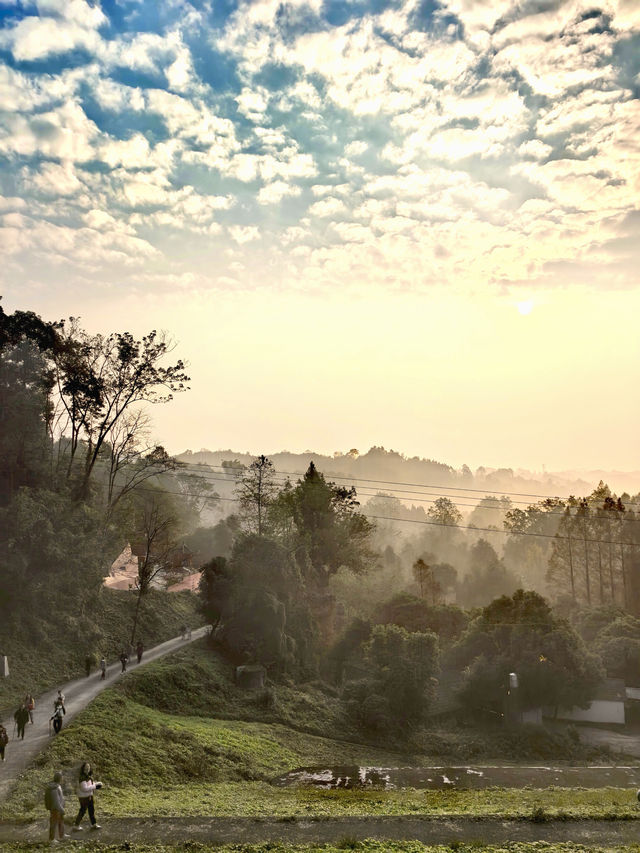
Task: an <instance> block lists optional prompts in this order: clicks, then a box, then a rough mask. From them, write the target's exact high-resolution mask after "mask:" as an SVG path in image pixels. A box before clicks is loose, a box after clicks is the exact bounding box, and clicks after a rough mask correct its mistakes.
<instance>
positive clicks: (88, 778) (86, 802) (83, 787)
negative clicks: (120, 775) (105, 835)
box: [73, 761, 102, 832]
mask: <svg viewBox="0 0 640 853" xmlns="http://www.w3.org/2000/svg"><path fill="white" fill-rule="evenodd" d="M100 788H102V782H94V781H93V772H92V770H91V765H90V764H89V762H88V761H85V762H84V764H82V766H81V767H80V772H79V774H78V800H79V801H80V809H79V811H78V814H77V815H76V819H75V822H74V824H73V831H74V832H80V831H81V830H82V827H81V826H80V823H81V822H82V818H83V817H84V815H85V812H89V820H90V822H91V829H100V828H101V827H100V824H98V823H96V815H95V809H94V805H93V794H94V792H95V791H97V790H99V789H100Z"/></svg>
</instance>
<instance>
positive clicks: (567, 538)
mask: <svg viewBox="0 0 640 853" xmlns="http://www.w3.org/2000/svg"><path fill="white" fill-rule="evenodd" d="M138 491H141V492H155V493H156V494H158V490H157V489H149V488H145V487H144V486H140V487H139V489H138ZM162 492H164V493H166V494H169V495H178V496H180V497H196V498H202V497H203V495H201V494H199V493H198V492H173V491H171V490H170V489H163V490H162ZM211 499H215V500H222V501H229V502H231V503H239V501H240V499H239V498H223V497H220V496H219V495H217V496H215V498H214V497H213V496H212V498H211ZM359 514H360V515H364V516H365V518H374V519H379V520H381V521H397V522H401V523H406V524H426V525H428V526H430V527H446V528H450V529H452V530H476V531H480V532H487V533H500V534H502V535H503V536H536V537H538V538H542V539H563V540H565V541H566V542H569V541H571V542H576V543H580V542H591V543H599V544H601V545H628V546H630V547H633V548H640V543H636V542H620V541H615V540H609V539H589V538H586V537H584V536H580V537H572V536H560V535H559V534H556V535H552V534H550V533H530V532H529V533H526V532H524V531H517V530H498V529H497V528H495V527H474V526H473V525H466V524H442V523H440V522H439V521H424V520H421V519H417V518H393V516H385V515H369V514H367V513H366V512H361V513H359Z"/></svg>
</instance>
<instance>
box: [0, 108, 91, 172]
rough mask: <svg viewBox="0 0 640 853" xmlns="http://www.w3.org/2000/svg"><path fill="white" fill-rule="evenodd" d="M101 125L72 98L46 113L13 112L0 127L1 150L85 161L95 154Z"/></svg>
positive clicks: (26, 154)
mask: <svg viewBox="0 0 640 853" xmlns="http://www.w3.org/2000/svg"><path fill="white" fill-rule="evenodd" d="M97 136H98V128H97V127H96V126H95V124H94V123H93V122H92V121H90V120H89V119H88V118H87V116H86V115H85V113H84V112H83V110H82V108H81V107H80V106H79V105H78V104H76V103H73V102H72V101H68V102H66V103H65V104H63V105H62V106H61V107H58V108H57V109H55V110H51V111H49V112H45V113H38V114H36V115H31V116H22V115H10V116H8V117H7V118H6V119H5V126H4V127H0V151H3V152H5V153H8V154H9V153H13V154H22V155H25V156H31V155H34V154H40V155H42V156H44V157H52V158H58V159H61V160H76V161H83V160H89V159H91V157H92V155H93V147H92V141H93V140H94V139H95V138H96V137H97Z"/></svg>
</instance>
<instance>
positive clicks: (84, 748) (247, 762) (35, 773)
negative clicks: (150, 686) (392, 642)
mask: <svg viewBox="0 0 640 853" xmlns="http://www.w3.org/2000/svg"><path fill="white" fill-rule="evenodd" d="M337 757H339V761H340V763H345V764H360V765H368V766H372V765H374V766H375V765H382V766H384V765H387V766H388V765H390V764H395V765H397V764H399V763H401V762H400V761H399V759H401V757H400V756H398V755H397V754H393V753H389V752H386V751H384V750H380V749H377V750H376V749H374V748H372V747H370V746H366V745H362V744H353V743H346V742H342V741H335V740H331V739H328V738H322V737H318V736H316V735H311V734H308V733H305V732H300V731H296V730H294V729H290V728H287V727H286V726H283V725H281V724H279V723H260V722H252V723H247V722H242V721H238V720H216V719H207V718H203V717H195V716H194V717H187V716H179V717H178V716H174V715H170V714H167V713H165V712H161V711H156V710H154V709H152V708H149V707H147V706H144V705H140V704H139V703H137V702H134V701H132V700H131V699H128V698H127V697H126V696H124V695H122V693H121V692H118V691H116V690H107V691H105V692H104V693H103V694H101V695H100V696H99V697H98V698H97V699H96V700H95V701H94V702H93V703H92V704H91V706H90V707H89V708H88V709H87V710H86V711H84V712H83V713H82V714H81V715H79V716H78V717H77V719H76V720H75V721H74V722H73V724H72V725H70V726H69V727H68V728H66V729H63V731H62V733H61V734H60V735H59V736H57V737H56V738H55V739H53V740H52V741H51V743H50V744H49V746H48V748H47V749H46V750H45V751H44V752H43V753H42V754H41V755H40V756H39V758H38V760H37V762H36V764H35V766H34V767H32V768H31V769H30V770H28V771H27V772H26V773H25V774H24V775H23V776H22V777H21V778H20V779H19V780H18V782H17V784H16V786H15V788H14V789H13V791H12V793H11V795H10V797H9V799H8V801H7V802H6V803H4V804H2V805H0V817H2V818H5V819H13V820H15V819H18V820H33V819H37V818H39V817H41V816H42V802H41V801H42V787H43V785H44V783H45V781H46V780H48V779H50V778H51V776H52V774H53V771H54V770H55V769H58V768H63V769H64V770H65V772H66V776H67V785H68V787H69V794H70V796H71V797H73V789H72V783H73V777H74V772H75V768H76V767H77V766H78V763H79V762H80V761H82V760H89V761H91V763H92V764H93V766H94V768H95V771H96V776H97V778H100V779H101V780H102V781H103V782H104V783H105V788H104V789H103V790H102V791H101V792H100V793H99V795H98V796H99V802H98V808H99V812H100V814H102V815H104V816H111V817H144V816H149V815H154V816H164V817H168V816H175V817H178V816H207V817H209V816H230V817H247V816H249V817H277V818H288V817H307V818H309V817H315V818H321V817H330V816H365V815H429V816H443V817H444V816H466V817H505V818H519V819H527V820H534V821H540V820H546V819H551V818H565V819H576V818H597V819H605V820H607V819H612V818H618V819H637V818H638V803H637V800H636V798H635V791H630V790H624V789H618V788H603V789H598V790H595V789H582V788H575V789H566V788H545V789H528V788H525V789H503V788H489V789H484V790H478V791H463V790H445V791H431V790H427V791H425V790H415V789H402V790H378V789H370V788H367V789H353V790H344V789H338V790H324V789H318V788H312V787H301V788H280V787H275V786H273V785H271V784H270V783H269V780H270V779H273V778H274V777H275V776H277V775H279V774H282V773H284V772H286V771H288V770H291V769H293V768H296V767H301V766H308V765H314V764H323V763H326V764H335V763H336V760H337Z"/></svg>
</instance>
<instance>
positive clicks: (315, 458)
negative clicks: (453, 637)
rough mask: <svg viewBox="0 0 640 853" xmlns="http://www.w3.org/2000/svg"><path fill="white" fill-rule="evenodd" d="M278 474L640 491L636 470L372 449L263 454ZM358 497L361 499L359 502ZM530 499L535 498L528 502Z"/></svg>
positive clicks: (225, 488) (204, 454)
mask: <svg viewBox="0 0 640 853" xmlns="http://www.w3.org/2000/svg"><path fill="white" fill-rule="evenodd" d="M268 455H269V458H270V459H271V461H272V462H273V464H274V466H275V468H276V470H277V471H279V472H283V473H285V472H286V473H287V474H289V475H291V479H292V480H295V479H296V478H297V477H298V476H300V475H301V474H303V473H304V471H305V470H306V469H307V467H308V465H309V463H310V462H313V463H314V464H315V465H316V467H317V468H318V469H319V470H320V471H322V472H323V473H324V474H325V476H326V477H327V478H328V479H331V478H332V477H333V478H336V479H339V478H340V477H345V478H351V479H353V480H356V481H357V480H362V481H367V480H371V481H375V482H372V485H371V487H369V486H368V485H367V484H366V482H362V484H361V486H360V489H361V490H364V489H369V490H373V491H377V490H378V489H380V490H384V488H385V482H386V483H388V484H389V487H391V484H394V483H395V484H398V483H412V484H420V485H428V486H443V487H448V488H450V489H465V490H475V489H477V490H480V491H483V490H486V491H487V492H504V493H509V492H521V493H526V494H530V495H532V496H535V495H543V496H546V495H553V496H558V497H568V496H569V495H571V494H575V495H582V494H588V493H589V492H591V491H592V490H593V489H594V488H595V487H596V486H597V485H598V483H599V482H600V480H603V481H604V482H605V483H608V485H609V486H610V487H611V489H612V490H613V491H615V492H616V493H618V494H622V493H624V492H627V493H628V494H636V493H637V492H638V491H639V490H640V471H629V472H621V471H601V470H599V471H559V472H549V471H545V472H542V473H541V472H531V471H527V470H524V469H518V470H513V469H511V468H483V467H480V468H478V469H476V471H475V472H472V471H471V470H469V468H467V467H466V466H463V468H462V469H460V470H456V469H455V468H453V467H452V466H451V465H448V464H446V463H442V462H438V461H435V460H433V459H425V458H420V457H417V456H414V457H411V458H409V457H406V456H404V455H402V454H401V453H398V452H396V451H395V450H385V448H384V447H372V448H370V449H369V450H368V451H367V452H366V453H362V454H357V455H356V454H355V453H354V454H349V453H346V454H336V455H334V456H323V455H322V454H318V453H314V452H313V451H311V450H309V451H306V452H305V453H289V452H287V451H282V452H277V453H272V454H268ZM176 458H177V459H178V460H179V461H180V462H183V463H185V464H187V465H210V466H216V467H220V466H221V465H222V462H233V461H234V460H237V461H238V462H240V463H241V464H243V465H249V464H251V462H252V461H253V460H254V459H255V456H252V455H251V454H249V453H246V452H244V453H242V452H238V451H235V450H216V451H210V450H204V449H203V450H200V451H197V452H193V451H191V450H187V451H185V452H183V453H181V454H180V455H179V456H177V457H176ZM214 485H215V487H216V490H217V491H218V492H219V493H220V494H221V495H223V496H224V497H229V496H230V495H231V493H232V490H233V474H232V473H231V472H230V473H229V474H224V473H219V474H216V481H215V483H214ZM363 499H364V498H363ZM531 499H532V501H534V500H535V497H532V498H531Z"/></svg>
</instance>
